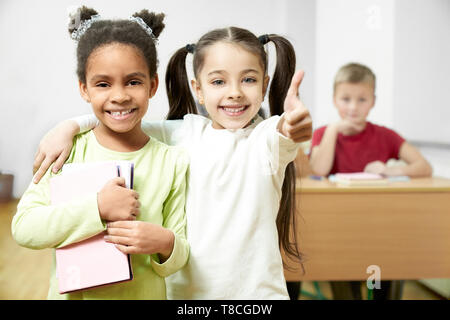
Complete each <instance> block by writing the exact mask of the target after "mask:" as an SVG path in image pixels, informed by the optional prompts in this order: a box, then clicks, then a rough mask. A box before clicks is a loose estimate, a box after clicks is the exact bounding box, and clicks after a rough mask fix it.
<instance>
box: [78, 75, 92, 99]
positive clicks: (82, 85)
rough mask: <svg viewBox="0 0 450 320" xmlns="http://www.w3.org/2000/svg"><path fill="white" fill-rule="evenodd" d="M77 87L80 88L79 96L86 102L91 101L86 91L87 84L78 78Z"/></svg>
mask: <svg viewBox="0 0 450 320" xmlns="http://www.w3.org/2000/svg"><path fill="white" fill-rule="evenodd" d="M78 87H79V89H80V94H81V97H82V98H83V99H84V100H85V101H86V102H87V103H90V102H91V98H90V97H89V93H88V91H87V86H86V84H85V83H83V82H81V81H80V80H78Z"/></svg>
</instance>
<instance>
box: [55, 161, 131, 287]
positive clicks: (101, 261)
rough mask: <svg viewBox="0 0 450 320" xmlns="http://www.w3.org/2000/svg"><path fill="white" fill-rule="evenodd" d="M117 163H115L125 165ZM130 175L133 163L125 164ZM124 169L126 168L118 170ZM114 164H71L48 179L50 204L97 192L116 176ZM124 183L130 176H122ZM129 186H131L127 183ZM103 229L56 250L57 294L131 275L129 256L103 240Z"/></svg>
mask: <svg viewBox="0 0 450 320" xmlns="http://www.w3.org/2000/svg"><path fill="white" fill-rule="evenodd" d="M125 165H126V164H124V163H121V164H120V165H119V166H125ZM129 165H130V168H131V170H129V172H130V175H132V174H133V165H132V163H130V164H129ZM121 171H126V170H121ZM118 172H119V170H118V164H116V163H89V164H77V165H76V167H74V166H71V167H70V170H64V168H63V173H62V174H61V175H59V176H56V177H54V178H52V179H51V180H50V194H51V202H52V205H57V204H60V203H64V202H67V201H72V200H75V199H76V198H80V197H84V196H86V195H89V194H92V193H93V192H95V193H97V192H98V191H100V190H101V189H102V188H103V186H104V185H105V184H106V182H108V181H109V180H111V179H113V178H115V177H117V176H118ZM124 178H125V180H126V181H127V183H129V182H130V181H132V179H131V176H127V177H124ZM131 187H132V186H131ZM104 234H105V233H104V232H102V233H100V234H97V235H95V236H93V237H91V238H89V239H86V240H83V241H81V242H77V243H74V244H71V245H68V246H66V247H62V248H58V249H56V252H55V256H56V276H57V278H58V286H59V293H67V292H71V291H76V290H82V289H87V288H92V287H96V286H100V285H105V284H112V283H117V282H121V281H127V280H131V279H132V278H133V275H132V270H131V264H130V258H129V255H126V254H124V253H122V252H121V251H120V250H118V249H117V248H116V247H115V246H114V244H112V243H108V242H106V241H105V240H104V239H103V236H104Z"/></svg>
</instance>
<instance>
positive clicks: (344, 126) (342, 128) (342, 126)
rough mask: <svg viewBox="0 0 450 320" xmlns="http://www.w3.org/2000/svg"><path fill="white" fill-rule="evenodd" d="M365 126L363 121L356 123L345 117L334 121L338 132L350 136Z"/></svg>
mask: <svg viewBox="0 0 450 320" xmlns="http://www.w3.org/2000/svg"><path fill="white" fill-rule="evenodd" d="M364 128H365V123H357V122H354V121H350V120H347V119H342V120H340V121H338V122H337V123H336V129H337V131H338V133H342V134H343V135H345V136H351V135H355V134H358V133H360V132H361V131H363V130H364Z"/></svg>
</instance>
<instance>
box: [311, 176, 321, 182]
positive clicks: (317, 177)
mask: <svg viewBox="0 0 450 320" xmlns="http://www.w3.org/2000/svg"><path fill="white" fill-rule="evenodd" d="M309 178H310V179H313V180H319V181H320V180H322V179H323V177H322V176H315V175H311V176H309Z"/></svg>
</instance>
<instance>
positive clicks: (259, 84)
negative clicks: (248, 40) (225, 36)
mask: <svg viewBox="0 0 450 320" xmlns="http://www.w3.org/2000/svg"><path fill="white" fill-rule="evenodd" d="M204 55H205V56H204V57H205V58H204V63H203V66H202V68H201V69H200V70H199V73H198V75H197V79H196V80H192V87H193V88H194V91H195V93H196V95H197V98H198V100H199V101H200V103H201V104H204V105H205V108H206V110H207V111H208V114H209V116H210V117H211V119H212V126H213V128H215V129H240V128H244V127H246V126H247V125H249V124H250V121H251V120H252V119H253V118H254V117H255V115H256V114H257V113H258V110H259V108H260V107H261V103H262V101H263V100H264V94H265V92H266V89H267V85H268V83H269V77H268V76H266V75H265V74H264V69H263V66H262V62H261V61H260V58H259V57H258V56H257V55H256V54H253V53H251V52H249V51H247V50H245V49H244V48H243V47H241V46H239V45H236V44H231V43H228V42H217V43H216V44H214V45H211V46H210V47H209V48H207V49H206V51H205V53H204Z"/></svg>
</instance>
